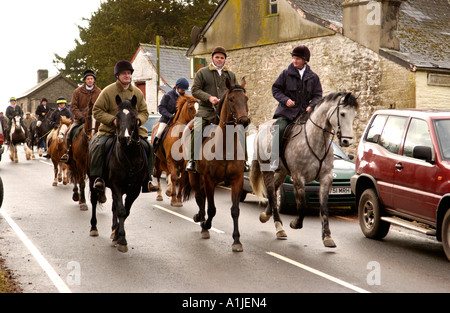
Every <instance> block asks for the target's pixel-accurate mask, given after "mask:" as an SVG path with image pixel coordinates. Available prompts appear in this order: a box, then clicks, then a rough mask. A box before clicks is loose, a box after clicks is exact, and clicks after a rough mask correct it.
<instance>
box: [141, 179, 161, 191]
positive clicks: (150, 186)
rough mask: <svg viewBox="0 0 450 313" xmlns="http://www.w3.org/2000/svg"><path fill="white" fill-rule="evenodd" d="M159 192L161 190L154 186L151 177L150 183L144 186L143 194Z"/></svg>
mask: <svg viewBox="0 0 450 313" xmlns="http://www.w3.org/2000/svg"><path fill="white" fill-rule="evenodd" d="M158 190H159V188H158V187H157V186H154V185H153V184H152V178H151V177H150V180H149V181H148V183H147V184H144V185H143V186H142V193H149V192H155V191H158Z"/></svg>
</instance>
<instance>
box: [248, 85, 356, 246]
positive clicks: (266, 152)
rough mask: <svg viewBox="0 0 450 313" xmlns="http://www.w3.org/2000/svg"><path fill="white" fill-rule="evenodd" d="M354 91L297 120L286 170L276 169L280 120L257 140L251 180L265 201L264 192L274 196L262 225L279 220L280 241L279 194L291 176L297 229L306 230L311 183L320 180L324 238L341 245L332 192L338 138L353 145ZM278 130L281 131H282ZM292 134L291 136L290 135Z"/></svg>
mask: <svg viewBox="0 0 450 313" xmlns="http://www.w3.org/2000/svg"><path fill="white" fill-rule="evenodd" d="M356 99H357V98H355V97H354V96H353V95H352V94H351V93H347V92H340V93H332V94H329V95H327V96H326V97H324V98H322V99H321V100H320V101H319V103H317V105H316V106H315V107H314V110H313V111H312V112H310V113H309V117H308V116H307V117H306V118H305V116H300V117H298V118H297V119H296V120H295V121H294V125H293V127H292V128H291V131H290V133H289V135H288V137H287V139H285V140H286V141H287V142H286V144H285V149H284V151H285V152H284V154H283V152H282V147H280V149H279V150H280V155H281V156H283V155H284V157H281V158H280V171H279V172H276V173H275V172H273V171H271V170H270V167H269V162H270V156H271V142H272V136H273V135H276V136H277V134H276V133H275V134H274V129H275V127H274V123H275V120H270V121H268V122H266V123H264V124H263V125H261V126H260V127H259V132H258V134H257V136H256V140H255V150H254V151H255V153H256V155H255V157H254V158H253V162H252V167H251V172H250V182H251V184H252V188H253V191H254V192H255V194H256V195H257V196H259V197H262V195H263V193H265V194H266V196H267V198H268V203H267V207H266V210H265V212H263V213H261V215H260V221H261V222H263V223H265V222H267V221H268V220H269V219H270V217H271V216H272V214H273V216H274V221H275V228H276V232H277V237H278V238H279V239H282V238H284V237H287V235H286V232H285V231H284V229H283V227H282V222H281V219H280V216H279V213H278V208H277V201H276V192H277V190H278V188H279V187H280V186H281V184H282V183H283V182H284V180H285V178H286V175H287V174H290V175H291V177H292V178H293V187H294V194H295V198H296V206H297V212H298V216H297V217H296V218H295V219H294V220H293V221H292V222H291V224H290V226H291V228H294V229H300V228H302V227H303V218H304V209H305V207H306V200H305V184H307V183H309V182H311V181H313V180H317V181H319V182H320V191H319V196H320V216H321V221H322V240H323V243H324V245H325V246H326V247H330V248H331V247H336V244H335V243H334V241H333V239H332V238H331V232H330V228H329V224H328V194H329V192H330V189H331V185H332V183H333V172H332V169H333V147H332V145H331V140H332V137H334V136H335V135H336V136H337V138H338V140H339V144H340V145H341V146H344V147H348V146H350V145H351V144H352V142H353V119H354V117H355V115H356V111H357V109H358V103H357V101H356ZM276 130H277V129H276ZM285 135H286V134H285Z"/></svg>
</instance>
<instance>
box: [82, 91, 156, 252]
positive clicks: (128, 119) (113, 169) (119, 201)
mask: <svg viewBox="0 0 450 313" xmlns="http://www.w3.org/2000/svg"><path fill="white" fill-rule="evenodd" d="M116 102H117V105H118V111H117V114H116V122H117V127H116V136H115V137H114V140H115V142H114V146H113V147H112V150H111V153H110V154H111V155H110V157H109V161H108V164H107V176H106V177H104V178H105V183H106V186H107V187H109V188H110V189H111V192H112V201H113V203H112V212H113V224H112V231H113V232H112V234H111V239H112V240H113V245H114V246H117V249H118V250H119V251H120V252H127V251H128V246H127V240H126V238H125V220H126V218H127V217H128V216H129V215H130V210H131V206H132V204H133V202H134V201H135V200H136V199H137V197H138V196H139V194H140V193H141V188H142V184H143V183H144V180H145V178H146V176H147V175H148V163H147V161H148V159H147V155H146V153H148V152H146V151H145V150H144V147H143V144H144V143H142V142H141V138H140V137H139V126H138V124H137V121H138V111H137V109H136V102H137V99H136V96H133V98H132V99H131V100H123V101H122V100H121V99H120V97H119V96H116ZM94 181H95V177H89V188H90V191H91V204H92V218H91V231H90V236H93V237H95V236H98V230H97V217H96V208H97V202H98V198H99V197H98V192H97V191H96V190H95V189H94ZM124 194H126V198H125V203H124V201H123V195H124Z"/></svg>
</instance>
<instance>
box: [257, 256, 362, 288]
mask: <svg viewBox="0 0 450 313" xmlns="http://www.w3.org/2000/svg"><path fill="white" fill-rule="evenodd" d="M266 253H267V254H268V255H271V256H273V257H275V258H277V259H280V260H282V261H284V262H287V263H290V264H292V265H294V266H297V267H299V268H301V269H304V270H306V271H308V272H310V273H313V274H315V275H317V276H320V277H322V278H325V279H328V280H330V281H332V282H335V283H336V284H339V285H342V286H344V287H346V288H348V289H351V290H354V291H356V292H359V293H370V292H369V291H367V290H364V289H362V288H359V287H356V286H354V285H352V284H349V283H347V282H345V281H343V280H340V279H339V278H336V277H333V276H330V275H328V274H325V273H323V272H321V271H319V270H316V269H314V268H312V267H309V266H307V265H304V264H301V263H299V262H297V261H294V260H291V259H289V258H286V257H284V256H282V255H279V254H277V253H275V252H266Z"/></svg>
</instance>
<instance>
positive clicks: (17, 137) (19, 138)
mask: <svg viewBox="0 0 450 313" xmlns="http://www.w3.org/2000/svg"><path fill="white" fill-rule="evenodd" d="M8 141H9V151H10V153H9V157H10V159H11V161H13V162H14V163H18V162H19V157H18V155H17V145H18V144H21V143H23V148H24V150H25V156H26V158H27V160H30V159H31V149H30V148H29V147H28V144H27V137H26V135H25V130H24V129H23V127H22V117H21V116H20V115H15V116H14V118H13V120H12V123H11V129H10V131H9V140H8Z"/></svg>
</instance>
